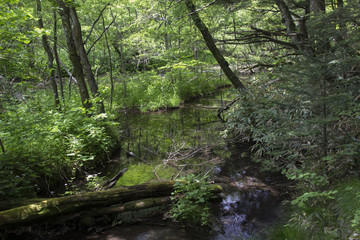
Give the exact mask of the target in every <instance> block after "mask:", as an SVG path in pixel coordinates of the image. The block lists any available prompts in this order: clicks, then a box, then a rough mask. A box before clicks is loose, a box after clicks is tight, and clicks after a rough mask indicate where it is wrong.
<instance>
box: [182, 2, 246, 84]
mask: <svg viewBox="0 0 360 240" xmlns="http://www.w3.org/2000/svg"><path fill="white" fill-rule="evenodd" d="M185 4H186V7H187V9H188V11H189V12H190V14H191V18H192V20H193V21H194V23H195V25H196V27H197V28H198V29H199V31H200V32H201V34H202V36H203V38H204V40H205V43H206V46H207V47H208V48H209V50H210V51H211V53H212V55H213V56H214V58H215V59H216V61H217V62H218V63H219V65H220V67H221V69H222V70H223V71H224V73H225V75H226V76H227V78H228V79H229V80H230V82H231V83H232V84H233V85H234V87H235V88H237V89H244V88H245V86H244V85H243V84H242V83H241V82H240V80H239V78H238V77H237V76H236V74H235V73H234V72H233V71H232V70H231V68H230V67H229V63H228V62H227V61H226V59H225V58H224V57H223V55H222V54H221V53H220V51H219V49H218V48H217V46H216V45H215V42H214V39H213V38H212V36H211V33H210V32H209V29H208V28H207V27H206V25H205V24H204V23H203V22H202V20H201V19H200V16H199V14H198V13H197V12H196V8H195V5H194V4H193V2H192V0H185Z"/></svg>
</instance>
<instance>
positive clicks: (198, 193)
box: [170, 174, 214, 226]
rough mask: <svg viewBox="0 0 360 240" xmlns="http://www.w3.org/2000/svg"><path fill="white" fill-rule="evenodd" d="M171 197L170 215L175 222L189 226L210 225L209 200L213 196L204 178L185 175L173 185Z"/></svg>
mask: <svg viewBox="0 0 360 240" xmlns="http://www.w3.org/2000/svg"><path fill="white" fill-rule="evenodd" d="M172 195H177V196H176V197H173V200H175V202H174V203H173V205H172V207H171V210H170V214H171V217H172V218H173V219H175V220H180V221H184V222H187V223H188V224H191V225H198V224H200V225H201V226H209V224H210V223H211V218H210V217H211V212H210V206H209V205H210V200H211V199H213V198H214V195H213V194H212V193H211V192H210V184H209V183H207V182H206V177H205V176H200V175H198V176H195V175H193V174H191V175H187V176H186V177H184V178H182V179H181V180H180V181H177V182H176V183H175V189H174V192H173V193H172Z"/></svg>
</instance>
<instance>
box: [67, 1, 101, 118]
mask: <svg viewBox="0 0 360 240" xmlns="http://www.w3.org/2000/svg"><path fill="white" fill-rule="evenodd" d="M70 18H71V20H72V32H73V37H74V41H75V46H76V49H77V50H78V53H79V56H80V61H81V64H82V66H83V70H84V73H85V75H86V78H87V80H88V83H89V87H90V91H91V93H92V95H93V97H94V98H97V97H99V96H100V93H99V91H98V85H97V83H96V81H95V76H94V74H93V72H92V70H91V65H90V62H89V59H88V56H87V54H86V51H85V48H84V44H83V40H82V34H81V25H80V22H79V18H78V16H77V13H76V9H75V8H74V7H73V6H71V7H70ZM96 102H97V104H98V105H99V108H100V109H99V111H100V112H101V113H104V112H105V108H104V104H103V102H102V101H100V100H96Z"/></svg>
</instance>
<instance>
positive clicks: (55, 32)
mask: <svg viewBox="0 0 360 240" xmlns="http://www.w3.org/2000/svg"><path fill="white" fill-rule="evenodd" d="M53 16H54V47H53V50H54V56H55V61H56V69H57V73H58V77H59V86H60V96H61V100H62V104H64V105H65V95H64V84H63V80H62V75H61V66H60V59H59V55H58V51H57V20H56V10H54V13H53Z"/></svg>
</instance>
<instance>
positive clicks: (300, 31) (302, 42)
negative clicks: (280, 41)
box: [275, 0, 312, 53]
mask: <svg viewBox="0 0 360 240" xmlns="http://www.w3.org/2000/svg"><path fill="white" fill-rule="evenodd" d="M275 3H276V5H277V6H278V7H279V9H280V12H281V16H282V18H283V19H284V21H285V27H286V33H287V34H288V35H290V36H291V41H292V43H293V44H295V46H296V47H297V48H298V49H299V50H303V51H306V52H309V53H311V52H312V49H311V48H310V47H309V46H307V39H308V34H307V30H306V18H305V17H302V18H301V19H299V25H298V27H297V26H296V25H295V23H294V20H293V17H292V15H291V11H290V9H289V7H288V6H287V5H286V3H285V2H284V1H283V0H275Z"/></svg>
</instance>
